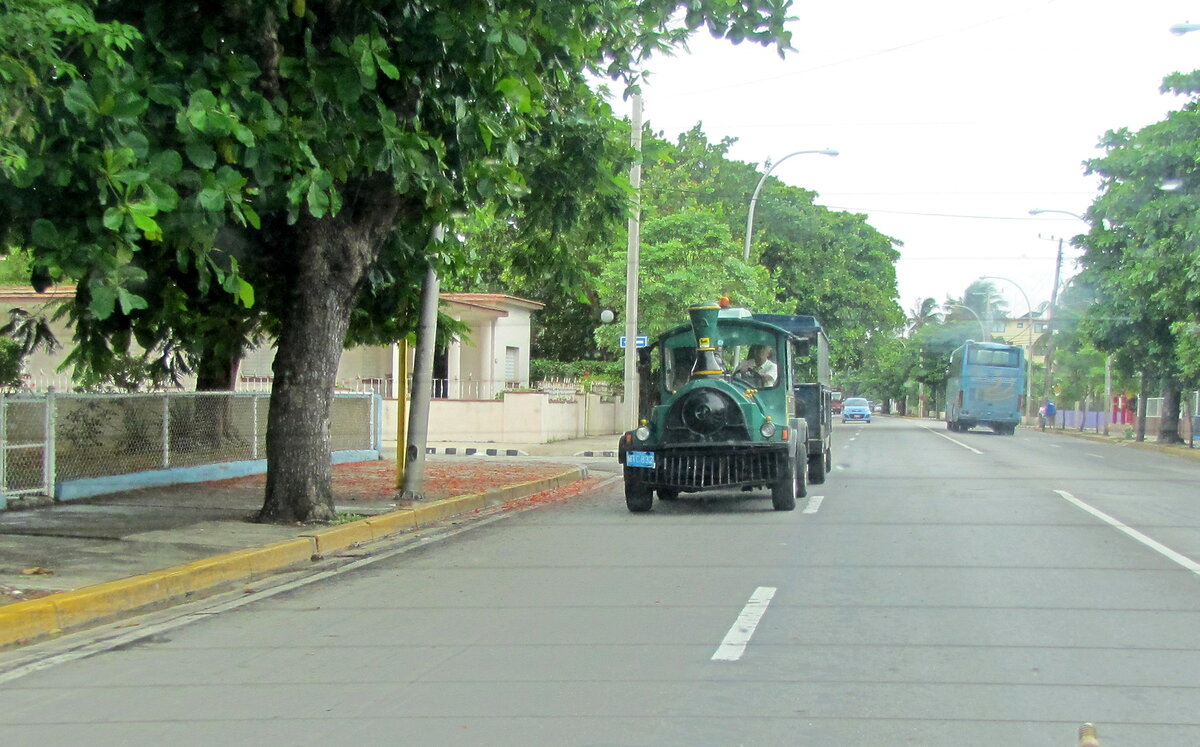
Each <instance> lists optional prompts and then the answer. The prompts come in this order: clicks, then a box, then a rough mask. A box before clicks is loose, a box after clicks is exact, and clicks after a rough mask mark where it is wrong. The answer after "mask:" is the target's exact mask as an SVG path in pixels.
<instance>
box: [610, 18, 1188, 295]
mask: <svg viewBox="0 0 1200 747" xmlns="http://www.w3.org/2000/svg"><path fill="white" fill-rule="evenodd" d="M792 15H794V16H797V17H798V20H797V21H795V22H794V23H793V25H792V30H793V46H794V47H795V48H796V51H795V52H791V53H789V54H788V55H787V56H786V58H785V59H783V60H780V59H779V57H778V55H777V53H775V52H773V51H767V50H764V49H762V48H760V47H758V46H756V45H750V44H742V45H739V46H734V45H731V44H729V43H728V42H717V41H714V40H712V39H711V38H709V37H708V36H707V35H706V34H705V35H703V36H697V37H696V38H695V39H694V40H693V42H692V44H691V53H690V54H684V55H680V56H678V57H676V58H666V59H659V60H655V61H653V62H652V64H651V70H652V71H653V76H652V77H651V79H650V82H649V84H648V85H646V86H645V87H644V89H643V96H644V116H645V118H646V120H647V121H648V123H649V125H650V126H651V127H652V128H653V129H654V130H655V131H657V132H660V133H662V134H663V135H665V136H666V137H667V138H668V139H671V140H673V139H674V138H675V137H676V135H678V133H680V132H682V131H685V130H687V129H690V128H691V127H692V126H694V125H695V124H696V123H697V122H701V123H702V124H703V129H704V131H705V133H706V134H707V135H708V136H709V138H710V139H711V140H713V141H716V140H719V139H720V138H722V137H727V136H728V137H734V138H737V141H738V142H737V143H736V144H735V145H734V146H733V148H732V150H731V153H730V156H731V157H732V158H734V159H736V160H741V161H748V162H752V163H758V164H760V169H761V165H762V164H763V162H764V161H766V160H767V159H771V160H772V161H773V162H774V161H778V160H779V159H781V158H782V157H784V156H786V155H787V154H789V153H793V152H795V151H799V150H810V149H819V148H833V149H835V150H838V151H840V152H841V155H840V156H838V157H836V158H830V157H827V156H821V155H801V156H796V157H794V158H791V159H789V160H787V161H786V162H785V163H782V164H780V166H779V167H778V168H777V169H776V170H775V171H774V172H772V175H773V176H776V177H778V178H780V179H781V180H782V181H784V182H786V183H788V184H793V185H796V186H801V187H805V188H807V189H812V190H815V191H816V192H818V193H819V198H818V200H817V201H818V203H820V204H822V205H826V206H828V207H829V208H831V209H835V210H849V211H853V212H861V213H866V214H867V215H869V221H870V223H871V225H873V226H875V227H876V228H877V229H878V230H880V231H882V232H883V233H885V234H887V235H889V236H892V237H894V238H896V239H899V240H900V241H902V242H903V243H904V246H903V247H901V249H900V251H901V257H902V258H901V260H900V261H899V262H898V263H897V276H898V279H899V302H900V305H901V306H902V307H903V308H904V310H905V311H906V312H907V311H908V310H909V309H911V308H912V307H913V306H914V304H915V302H916V300H917V299H918V298H919V297H925V296H933V297H934V298H936V299H937V300H938V301H942V300H944V299H945V298H946V296H947V295H948V294H949V295H953V296H955V297H958V296H961V295H962V293H963V291H964V289H965V288H966V287H967V285H969V284H970V283H971V282H972V281H973V280H974V279H976V278H977V277H979V276H980V275H996V276H1002V277H1005V278H1009V279H1011V280H1013V281H1015V283H1016V284H1017V285H1019V286H1020V287H1021V288H1022V289H1023V290H1024V291H1025V292H1026V294H1027V295H1028V296H1029V302H1030V303H1031V304H1032V305H1033V306H1034V307H1036V306H1037V305H1038V304H1039V303H1040V302H1042V301H1047V300H1049V298H1050V292H1051V285H1052V284H1053V277H1054V257H1055V252H1056V249H1057V243H1056V241H1055V240H1054V239H1056V238H1057V237H1064V238H1067V239H1069V238H1070V237H1071V236H1073V235H1075V234H1077V233H1081V232H1083V231H1084V230H1085V228H1086V225H1085V224H1083V223H1081V222H1080V221H1077V220H1075V219H1074V218H1071V217H1069V216H1065V215H1053V214H1052V215H1043V216H1039V217H1032V216H1030V215H1029V210H1030V209H1031V208H1043V209H1057V210H1065V211H1069V212H1072V213H1080V214H1082V213H1083V212H1084V211H1085V210H1086V209H1087V207H1088V205H1089V204H1091V202H1092V199H1093V198H1094V196H1095V195H1096V180H1095V179H1094V178H1093V177H1086V176H1084V174H1083V167H1082V165H1081V164H1082V162H1083V161H1084V160H1085V159H1088V158H1092V157H1094V156H1096V155H1098V154H1099V153H1100V151H1099V150H1097V148H1096V144H1097V142H1098V141H1099V139H1100V137H1101V136H1102V135H1103V134H1104V132H1105V131H1107V130H1109V129H1115V128H1119V127H1130V128H1131V129H1137V128H1139V127H1142V126H1144V125H1146V124H1149V123H1151V122H1154V121H1157V120H1159V119H1161V118H1162V117H1163V116H1164V115H1165V114H1166V113H1167V112H1168V111H1170V110H1171V109H1175V108H1178V107H1179V106H1180V105H1181V104H1182V100H1181V99H1178V98H1176V97H1174V96H1168V95H1163V94H1160V93H1159V92H1158V89H1159V85H1160V83H1161V81H1162V78H1163V77H1164V76H1165V75H1167V74H1169V73H1172V72H1175V71H1180V70H1192V69H1196V68H1200V32H1194V33H1191V34H1187V35H1183V36H1176V35H1173V34H1171V33H1169V32H1168V29H1169V27H1170V26H1171V25H1172V24H1175V23H1181V22H1185V21H1195V22H1200V2H1197V1H1196V0H1192V1H1191V2H1183V0H1143V1H1142V2H1129V1H1128V0H1007V1H1001V2H995V1H992V0H975V1H974V2H963V0H910V2H903V3H901V2H895V0H833V1H831V0H820V1H818V0H797V2H796V3H795V4H794V5H793V9H792ZM617 106H618V110H619V109H620V107H625V108H626V112H628V104H627V103H618V104H617ZM752 186H753V185H749V186H748V190H749V189H750V188H752ZM760 199H764V198H760ZM947 216H951V217H947ZM958 216H962V217H958ZM1078 255H1079V251H1078V250H1077V249H1074V248H1072V247H1070V246H1069V245H1067V246H1066V250H1065V256H1066V260H1065V261H1064V267H1063V278H1064V280H1065V279H1066V278H1069V277H1070V276H1071V275H1072V274H1074V272H1075V271H1076V268H1075V266H1074V264H1073V262H1072V259H1073V258H1074V257H1077V256H1078ZM996 285H997V287H998V288H999V289H1000V290H1001V291H1002V292H1004V293H1005V295H1006V297H1007V298H1008V300H1009V305H1010V308H1011V310H1012V312H1013V314H1014V315H1019V314H1024V313H1025V311H1026V302H1025V300H1024V298H1023V297H1022V295H1021V292H1020V291H1019V290H1017V289H1016V288H1014V287H1013V284H1011V283H1008V282H1004V281H997V283H996Z"/></svg>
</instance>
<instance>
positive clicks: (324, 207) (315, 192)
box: [308, 181, 329, 218]
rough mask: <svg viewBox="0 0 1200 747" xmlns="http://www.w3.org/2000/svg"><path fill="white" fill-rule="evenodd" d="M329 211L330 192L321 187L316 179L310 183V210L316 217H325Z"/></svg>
mask: <svg viewBox="0 0 1200 747" xmlns="http://www.w3.org/2000/svg"><path fill="white" fill-rule="evenodd" d="M328 211H329V193H328V192H326V191H325V190H323V189H321V188H320V187H319V186H318V185H317V183H316V181H313V182H312V183H311V184H309V185H308V212H310V213H312V216H313V217H314V218H323V217H325V213H326V212H328Z"/></svg>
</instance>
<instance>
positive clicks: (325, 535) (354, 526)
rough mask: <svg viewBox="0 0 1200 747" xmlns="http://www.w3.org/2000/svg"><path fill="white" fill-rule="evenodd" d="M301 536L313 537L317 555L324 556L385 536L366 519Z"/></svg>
mask: <svg viewBox="0 0 1200 747" xmlns="http://www.w3.org/2000/svg"><path fill="white" fill-rule="evenodd" d="M300 536H302V537H311V538H312V540H313V541H314V542H315V543H316V545H317V553H318V554H321V555H324V554H326V553H330V552H333V551H334V550H340V549H342V548H343V547H349V546H350V545H353V544H356V543H360V542H370V541H371V540H373V539H378V538H379V537H381V536H383V535H381V534H378V527H375V526H372V525H371V524H369V523H367V522H366V520H364V519H359V520H358V521H352V522H349V523H347V524H340V525H338V526H336V527H329V528H327V529H314V530H313V531H311V532H305V533H304V534H302V535H300Z"/></svg>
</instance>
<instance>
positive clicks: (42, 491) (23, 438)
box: [0, 394, 54, 508]
mask: <svg viewBox="0 0 1200 747" xmlns="http://www.w3.org/2000/svg"><path fill="white" fill-rule="evenodd" d="M50 400H51V397H48V396H38V395H21V394H0V508H4V507H5V506H6V505H7V503H8V497H9V496H13V495H29V494H36V495H53V493H52V491H51V485H52V484H53V480H54V451H53V449H52V448H51V446H50V438H49V434H50V433H51V431H52V427H51V423H50V418H51V413H52V411H53V409H52V406H51V404H50Z"/></svg>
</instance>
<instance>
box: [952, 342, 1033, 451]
mask: <svg viewBox="0 0 1200 747" xmlns="http://www.w3.org/2000/svg"><path fill="white" fill-rule="evenodd" d="M946 373H947V377H946V427H947V428H949V429H950V430H952V431H959V432H962V431H967V430H970V429H971V428H974V427H975V426H977V425H982V426H985V427H988V428H991V429H992V430H993V431H995V432H996V433H999V434H1000V435H1003V436H1011V435H1013V434H1014V433H1016V432H1017V426H1018V425H1020V424H1021V411H1022V410H1023V409H1024V408H1025V351H1024V349H1023V348H1021V347H1019V346H1016V345H1004V344H1001V343H996V342H975V341H974V340H967V341H966V343H965V344H964V345H963V346H962V347H960V348H958V349H957V350H955V351H954V352H953V353H951V354H950V368H949V370H948V371H947V372H946Z"/></svg>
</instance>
